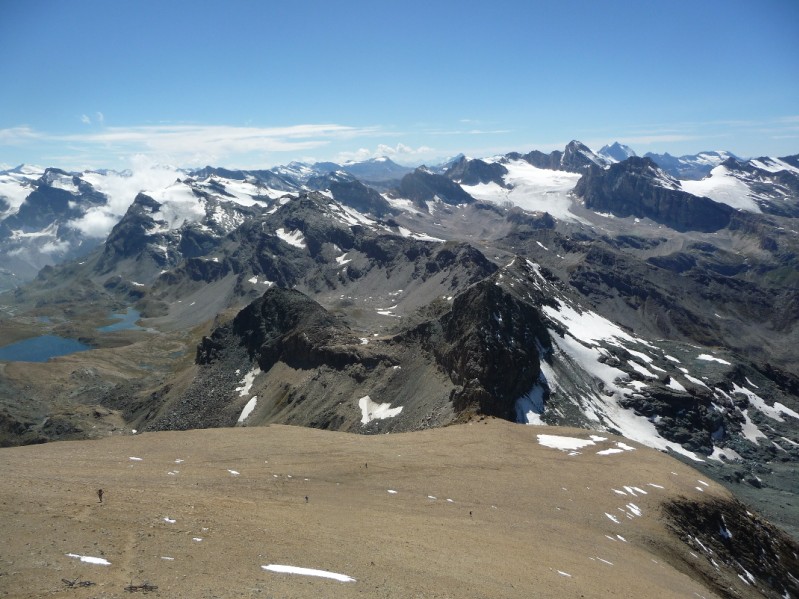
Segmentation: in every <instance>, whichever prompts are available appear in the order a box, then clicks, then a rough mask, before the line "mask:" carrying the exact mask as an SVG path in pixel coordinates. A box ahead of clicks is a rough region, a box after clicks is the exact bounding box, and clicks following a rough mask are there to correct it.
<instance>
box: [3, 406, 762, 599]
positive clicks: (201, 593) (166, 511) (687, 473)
mask: <svg viewBox="0 0 799 599" xmlns="http://www.w3.org/2000/svg"><path fill="white" fill-rule="evenodd" d="M542 433H549V434H556V435H573V436H576V437H580V438H584V439H587V438H588V437H589V434H590V433H589V432H587V431H584V430H579V431H578V430H576V429H563V428H558V429H552V428H546V427H524V426H520V425H514V424H510V423H507V422H504V421H494V420H486V421H476V422H473V423H471V424H464V425H459V426H452V427H447V428H444V429H437V430H429V431H422V432H414V433H407V434H392V435H380V436H358V435H351V434H345V433H332V432H325V431H319V430H311V429H303V428H294V427H287V426H278V425H272V426H268V427H258V428H250V429H247V428H239V429H213V430H202V431H189V432H167V433H151V434H144V435H136V436H127V437H113V438H108V439H104V440H100V441H80V442H59V443H50V444H47V445H42V446H28V447H19V448H9V449H2V450H0V481H1V482H0V539H2V546H0V596H5V597H44V596H48V597H74V598H80V597H124V596H130V593H127V592H125V590H124V587H125V586H126V585H128V584H130V583H131V582H132V583H133V584H141V583H143V582H145V581H149V582H150V583H151V584H153V585H157V586H158V590H157V591H155V592H154V593H151V595H155V593H157V594H158V595H159V596H163V597H314V598H317V597H441V598H444V597H452V598H463V597H524V598H529V597H534V596H535V597H609V596H616V597H636V598H640V597H695V596H702V597H713V596H716V595H715V594H714V593H713V591H712V590H710V589H709V588H707V587H706V586H705V584H704V583H703V582H702V581H701V580H700V578H699V576H698V575H697V573H696V572H695V571H693V570H692V567H693V566H692V563H694V562H696V563H699V562H701V564H702V565H703V567H706V566H707V564H708V562H709V559H708V558H707V557H706V556H704V555H701V552H699V553H696V552H694V553H692V551H693V550H692V548H691V547H689V546H687V545H683V544H682V543H681V542H680V541H679V540H678V539H677V538H676V536H674V535H673V534H672V533H669V532H668V528H667V527H666V525H665V522H664V520H663V515H662V512H661V509H660V506H661V505H662V504H663V502H665V501H667V500H670V499H675V498H678V497H686V498H688V499H696V500H703V499H708V498H721V499H726V498H728V495H727V492H726V491H725V490H724V489H722V488H721V487H719V486H718V485H716V484H715V483H712V482H711V483H709V484H705V483H703V482H700V481H699V480H698V479H699V478H701V476H699V475H698V474H697V473H696V472H695V471H694V470H692V469H690V468H688V467H686V466H684V465H683V464H681V463H679V462H677V461H676V460H673V459H671V458H669V457H668V456H666V455H664V454H662V453H659V452H657V451H654V450H651V449H647V448H645V447H642V446H639V445H637V444H634V443H630V445H634V446H635V450H631V451H624V452H622V453H616V454H612V455H597V453H596V452H597V451H599V450H602V449H606V448H610V447H615V442H616V441H618V440H619V439H617V438H614V437H612V436H608V435H605V436H607V437H608V440H607V441H600V442H598V443H597V444H596V445H594V446H590V447H586V448H584V449H582V450H580V453H579V455H569V453H568V452H565V451H560V450H557V449H553V448H549V447H545V446H541V445H539V443H538V442H537V435H538V434H542ZM132 458H140V459H139V460H134V459H132ZM178 460H182V461H181V462H178ZM231 471H234V472H236V473H238V474H235V473H234V472H231ZM625 485H626V486H628V487H638V488H639V489H641V490H645V491H646V494H645V495H642V494H640V493H637V496H635V497H633V496H630V495H629V494H628V495H621V494H620V493H619V492H624V486H625ZM99 488H103V489H104V491H105V495H104V501H103V503H102V504H101V503H99V502H98V499H97V495H96V491H97V489H99ZM614 489H616V491H614ZM698 489H701V491H700V490H698ZM389 490H391V491H396V492H395V493H390V492H389ZM306 497H307V498H308V499H307V502H306ZM433 497H434V498H435V499H433ZM630 503H633V504H635V508H636V509H637V510H640V512H641V516H640V517H639V516H636V515H634V514H631V511H634V510H632V508H630V507H629V506H627V504H630ZM625 506H627V507H625ZM622 509H623V510H624V512H626V514H625V513H624V512H623V511H622ZM606 513H607V514H612V515H614V516H615V517H616V518H617V519H618V521H619V523H615V522H613V521H612V520H611V519H610V518H609V517H608V516H607V515H606ZM167 518H168V519H170V520H174V523H170V522H168V521H167V520H166V519H167ZM622 537H623V539H624V540H622ZM200 539H201V540H200ZM69 553H73V554H78V555H86V556H93V557H102V558H105V559H107V560H108V561H110V563H111V565H109V566H103V565H94V564H90V563H83V562H81V561H80V560H79V559H76V558H72V557H69V556H68V555H67V554H69ZM166 558H172V559H166ZM269 564H285V565H292V566H301V567H308V568H317V569H322V570H329V571H333V572H337V573H342V574H346V575H348V576H351V577H353V578H354V579H355V581H354V582H338V581H335V580H329V579H323V578H313V577H308V576H301V575H296V574H280V573H273V572H269V571H265V570H263V569H262V568H261V566H264V565H269ZM77 577H80V580H88V581H92V582H95V583H96V584H95V585H93V586H91V587H86V588H67V585H66V584H65V583H64V582H62V579H70V580H74V579H76V578H77ZM728 578H729V580H725V582H724V584H725V585H728V586H729V585H732V587H734V588H731V591H732V592H733V593H741V594H742V595H744V596H745V595H746V594H748V593H752V594H754V590H753V589H751V587H750V588H749V589H747V587H746V586H745V585H744V584H743V583H742V582H741V581H737V584H736V577H735V576H733V575H731V576H728Z"/></svg>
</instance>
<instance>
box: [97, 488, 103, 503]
mask: <svg viewBox="0 0 799 599" xmlns="http://www.w3.org/2000/svg"><path fill="white" fill-rule="evenodd" d="M97 497H99V498H100V503H102V502H103V490H102V489H97Z"/></svg>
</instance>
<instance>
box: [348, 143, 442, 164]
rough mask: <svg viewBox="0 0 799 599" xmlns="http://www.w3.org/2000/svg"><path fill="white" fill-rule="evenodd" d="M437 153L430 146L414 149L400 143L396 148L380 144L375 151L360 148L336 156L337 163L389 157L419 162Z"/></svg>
mask: <svg viewBox="0 0 799 599" xmlns="http://www.w3.org/2000/svg"><path fill="white" fill-rule="evenodd" d="M435 153H436V150H434V149H433V148H430V147H428V146H419V147H418V148H412V147H410V146H407V145H405V144H403V143H398V144H397V145H396V146H389V145H387V144H378V145H377V147H376V148H375V149H374V150H370V149H368V148H360V149H358V150H355V151H354V152H339V153H338V155H337V156H336V161H337V162H347V161H353V162H357V161H360V160H368V159H369V158H380V157H381V156H387V157H388V158H391V159H392V160H394V161H395V162H403V161H409V162H414V161H417V162H418V161H419V160H424V159H425V158H430V157H432V156H433V155H434V154H435Z"/></svg>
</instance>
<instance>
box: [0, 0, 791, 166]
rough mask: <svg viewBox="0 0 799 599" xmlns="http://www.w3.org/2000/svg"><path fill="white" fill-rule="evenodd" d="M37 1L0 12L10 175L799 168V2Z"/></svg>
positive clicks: (0, 104) (3, 132) (2, 113)
mask: <svg viewBox="0 0 799 599" xmlns="http://www.w3.org/2000/svg"><path fill="white" fill-rule="evenodd" d="M668 8H669V10H668V11H664V10H655V9H654V8H653V7H650V6H645V5H642V4H640V3H632V2H622V1H612V2H606V3H601V4H599V3H589V2H580V1H576V0H571V1H566V2H561V3H558V4H557V5H556V6H555V5H551V4H549V3H546V4H545V3H541V2H532V3H531V2H519V1H508V2H503V3H501V4H499V5H496V4H492V5H489V4H485V5H482V6H475V7H469V8H468V9H466V8H465V7H464V6H463V5H462V4H456V3H454V2H449V1H447V2H439V3H432V4H431V3H424V4H422V3H421V2H417V1H412V2H407V3H404V4H403V5H402V7H396V6H393V5H386V4H384V3H369V2H348V3H346V5H344V6H343V7H341V6H336V5H333V4H330V3H318V2H295V3H292V4H291V5H290V6H274V5H273V4H261V3H247V2H243V1H240V0H235V1H233V2H226V3H219V2H193V3H189V2H185V1H178V2H170V3H167V4H164V3H159V2H155V1H153V0H144V1H142V2H137V3H135V4H124V5H123V4H108V3H104V2H100V1H98V0H79V1H77V2H72V3H68V4H67V3H62V2H56V1H52V0H34V1H32V2H26V3H6V4H4V5H3V6H2V7H1V8H0V50H2V51H3V53H4V56H6V57H7V60H6V61H4V62H3V63H2V65H0V80H2V81H4V82H6V83H7V89H8V90H9V91H8V92H7V93H6V94H4V95H3V97H2V99H0V167H10V166H15V165H17V164H20V163H32V164H39V165H43V166H56V167H61V168H65V169H85V168H112V169H124V168H131V167H132V166H135V165H136V164H141V163H143V162H144V163H149V164H152V163H168V164H174V165H177V166H181V167H198V166H204V165H206V164H212V165H220V166H226V167H230V168H269V167H271V166H275V165H278V164H285V163H287V162H290V161H292V160H303V161H311V162H313V161H322V160H333V161H337V162H343V161H346V160H360V159H367V158H372V157H378V156H388V157H389V158H391V159H392V160H394V161H396V162H398V163H400V164H406V165H416V164H420V163H422V162H436V161H440V160H442V159H444V158H446V157H449V156H453V155H455V154H458V153H466V154H468V155H471V156H488V155H492V154H498V153H505V152H509V151H529V150H532V149H538V150H542V151H549V150H553V149H562V148H563V147H564V146H565V145H566V143H568V142H569V141H570V140H572V139H578V140H580V141H582V142H584V143H586V144H587V145H589V146H590V147H591V148H593V149H595V150H598V149H599V148H600V147H601V146H602V145H604V144H607V143H612V142H613V141H619V142H621V143H625V144H628V145H630V146H631V147H632V148H633V149H634V150H635V151H636V152H637V153H639V154H644V153H646V152H649V151H652V152H658V153H660V152H669V153H671V154H673V155H681V154H691V153H696V152H699V151H703V150H728V151H731V152H733V153H735V154H737V155H739V156H741V157H754V156H761V155H772V156H784V155H789V154H795V153H797V152H799V110H798V109H797V107H798V106H799V77H797V74H798V73H797V67H796V59H797V57H799V36H796V31H797V29H799V4H797V3H796V2H793V1H788V0H768V1H764V2H762V3H759V4H757V5H752V4H751V3H745V2H743V1H741V0H735V1H724V2H722V1H720V0H711V1H708V2H703V3H700V4H698V5H697V4H695V3H689V2H687V1H682V0H680V1H677V2H673V3H670V4H669V6H668Z"/></svg>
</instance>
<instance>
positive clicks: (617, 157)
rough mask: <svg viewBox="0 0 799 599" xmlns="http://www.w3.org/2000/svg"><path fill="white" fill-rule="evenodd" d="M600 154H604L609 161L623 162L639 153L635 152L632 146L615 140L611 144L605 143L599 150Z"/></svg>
mask: <svg viewBox="0 0 799 599" xmlns="http://www.w3.org/2000/svg"><path fill="white" fill-rule="evenodd" d="M597 154H598V155H599V156H602V157H603V158H605V159H606V160H608V161H609V162H611V163H613V162H622V161H624V160H627V159H628V158H630V157H631V156H637V155H638V154H636V153H635V150H633V149H632V148H631V147H630V146H628V145H625V144H622V143H619V142H618V141H614V142H613V143H612V144H610V145H604V146H602V148H601V149H600V150H599V152H597Z"/></svg>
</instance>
